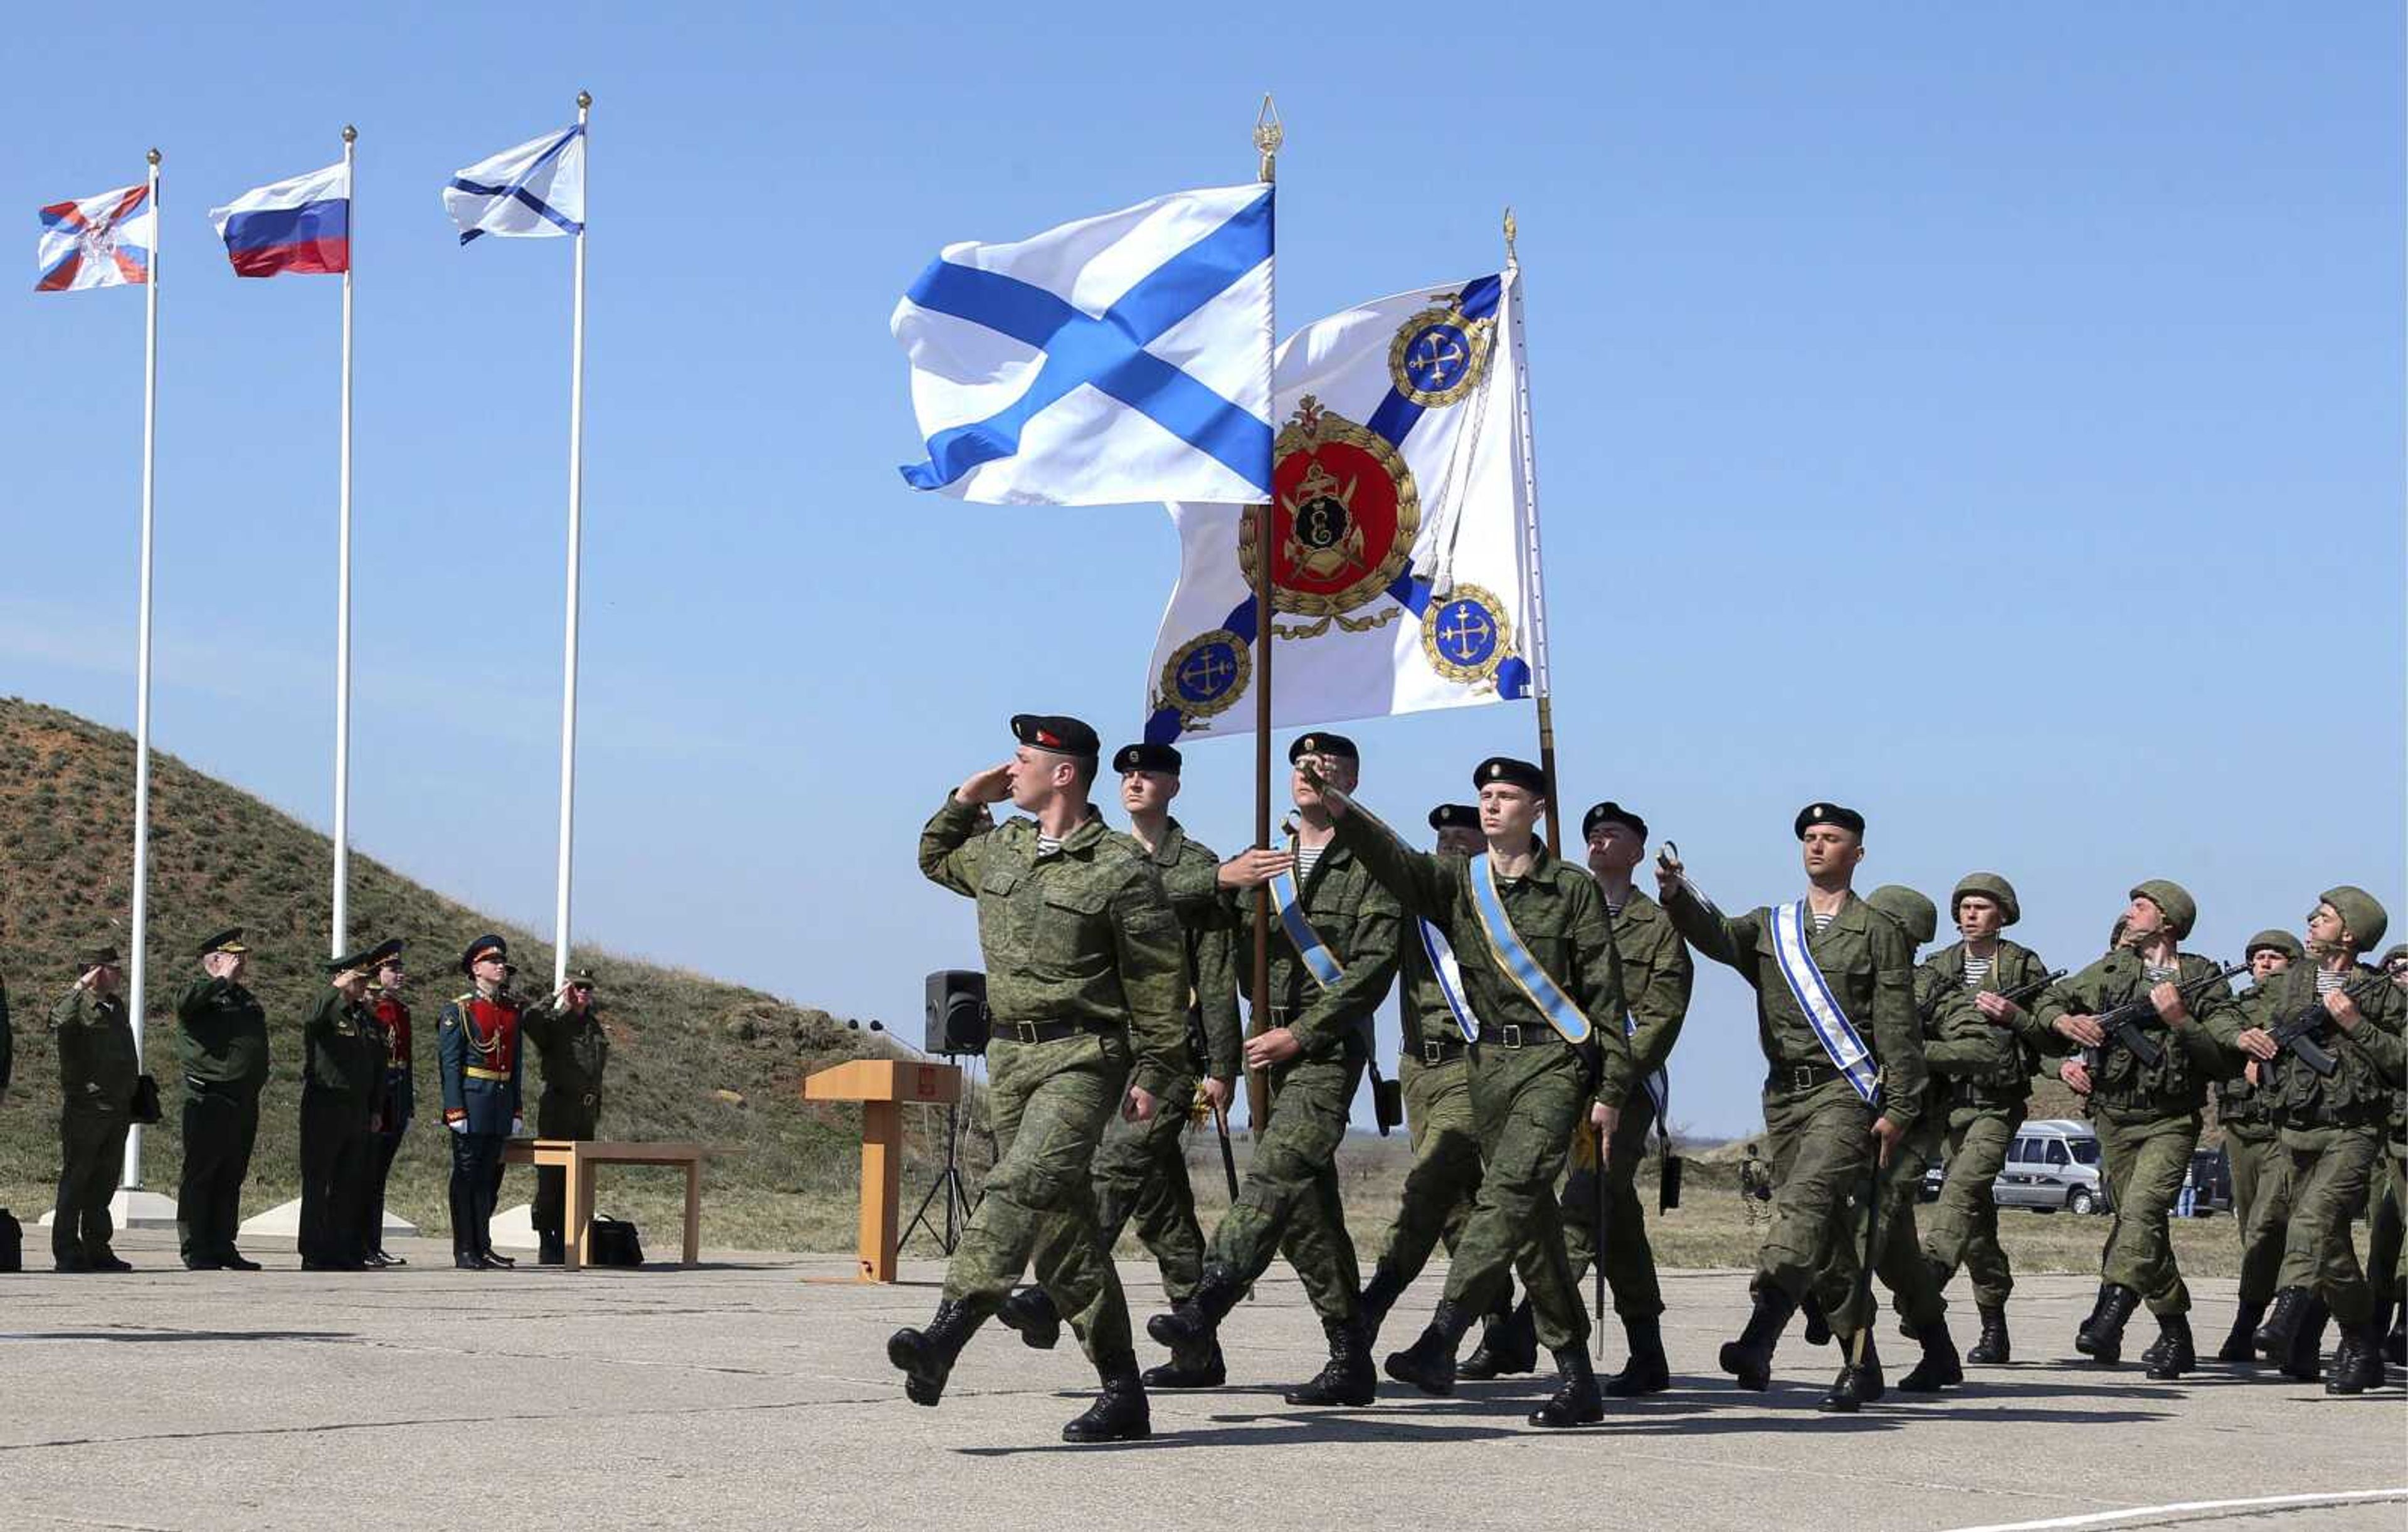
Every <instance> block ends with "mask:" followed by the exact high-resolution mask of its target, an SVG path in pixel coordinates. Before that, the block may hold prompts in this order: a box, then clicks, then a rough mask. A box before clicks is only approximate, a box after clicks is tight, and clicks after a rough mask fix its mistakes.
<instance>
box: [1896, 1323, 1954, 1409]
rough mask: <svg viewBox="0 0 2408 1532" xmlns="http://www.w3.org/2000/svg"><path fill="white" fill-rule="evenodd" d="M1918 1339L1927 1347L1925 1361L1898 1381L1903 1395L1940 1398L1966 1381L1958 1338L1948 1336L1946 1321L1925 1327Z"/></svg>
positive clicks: (1916, 1338) (1918, 1333)
mask: <svg viewBox="0 0 2408 1532" xmlns="http://www.w3.org/2000/svg"><path fill="white" fill-rule="evenodd" d="M1914 1339H1915V1341H1916V1343H1917V1344H1919V1345H1921V1346H1922V1347H1923V1360H1921V1361H1919V1362H1917V1363H1915V1364H1914V1368H1913V1369H1912V1370H1911V1371H1909V1372H1908V1373H1907V1375H1906V1376H1905V1377H1903V1378H1900V1379H1899V1381H1898V1389H1899V1393H1901V1394H1937V1393H1939V1392H1940V1391H1941V1390H1942V1389H1943V1388H1947V1387H1950V1386H1951V1385H1953V1384H1957V1383H1961V1382H1964V1381H1965V1364H1964V1363H1962V1362H1960V1361H1959V1360H1957V1338H1956V1337H1954V1336H1952V1335H1950V1334H1949V1333H1948V1322H1947V1321H1946V1320H1933V1321H1932V1322H1931V1323H1930V1324H1926V1325H1923V1326H1922V1327H1921V1328H1919V1329H1917V1330H1916V1331H1915V1332H1914Z"/></svg>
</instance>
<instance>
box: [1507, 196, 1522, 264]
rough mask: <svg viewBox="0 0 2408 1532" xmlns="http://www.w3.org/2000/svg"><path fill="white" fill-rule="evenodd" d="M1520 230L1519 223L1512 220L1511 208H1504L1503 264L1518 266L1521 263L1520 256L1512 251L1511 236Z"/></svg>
mask: <svg viewBox="0 0 2408 1532" xmlns="http://www.w3.org/2000/svg"><path fill="white" fill-rule="evenodd" d="M1520 231H1521V225H1520V224H1518V223H1516V222H1513V209H1512V208H1510V207H1509V208H1506V209H1505V264H1506V265H1509V266H1519V265H1521V264H1522V258H1521V257H1520V256H1519V255H1517V254H1515V253H1514V252H1513V236H1514V235H1515V234H1517V233H1519V232H1520Z"/></svg>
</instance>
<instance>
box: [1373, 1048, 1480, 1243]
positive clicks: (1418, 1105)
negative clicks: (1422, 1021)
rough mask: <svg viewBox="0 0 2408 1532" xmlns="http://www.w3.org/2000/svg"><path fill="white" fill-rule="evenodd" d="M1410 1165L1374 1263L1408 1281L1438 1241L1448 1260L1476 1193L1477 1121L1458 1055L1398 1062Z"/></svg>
mask: <svg viewBox="0 0 2408 1532" xmlns="http://www.w3.org/2000/svg"><path fill="white" fill-rule="evenodd" d="M1397 1081H1398V1085H1399V1086H1400V1087H1401V1089H1402V1091H1403V1094H1404V1097H1405V1132H1406V1134H1407V1135H1408V1137H1409V1138H1410V1140H1411V1142H1412V1150H1413V1164H1412V1169H1410V1170H1408V1171H1406V1172H1405V1189H1404V1193H1403V1195H1402V1196H1400V1197H1398V1202H1397V1219H1396V1222H1395V1223H1393V1224H1389V1225H1388V1243H1387V1247H1386V1248H1385V1249H1384V1250H1383V1251H1382V1252H1381V1253H1380V1263H1379V1264H1380V1267H1381V1268H1382V1269H1383V1270H1385V1271H1387V1272H1389V1273H1391V1274H1392V1275H1393V1276H1394V1277H1395V1279H1396V1281H1397V1284H1398V1286H1399V1287H1405V1286H1410V1285H1411V1284H1412V1281H1413V1279H1414V1278H1416V1277H1418V1276H1420V1275H1421V1273H1422V1267H1425V1266H1427V1265H1428V1264H1429V1258H1430V1253H1431V1252H1432V1251H1434V1250H1436V1249H1437V1248H1438V1247H1439V1245H1440V1244H1441V1242H1442V1243H1444V1244H1445V1246H1446V1253H1447V1255H1448V1256H1449V1257H1450V1258H1452V1257H1453V1256H1454V1254H1455V1248H1456V1246H1457V1245H1458V1244H1460V1243H1461V1241H1462V1238H1463V1227H1464V1225H1465V1224H1467V1223H1469V1222H1470V1219H1471V1205H1472V1201H1473V1199H1474V1198H1475V1197H1477V1196H1478V1195H1479V1192H1480V1124H1479V1119H1478V1117H1477V1116H1476V1115H1475V1114H1474V1113H1473V1111H1472V1110H1471V1063H1470V1060H1469V1058H1467V1057H1465V1056H1463V1055H1461V1054H1458V1055H1456V1056H1455V1057H1454V1058H1451V1059H1447V1060H1444V1061H1442V1062H1441V1063H1438V1064H1425V1063H1424V1062H1422V1061H1421V1060H1420V1059H1418V1058H1415V1057H1413V1056H1412V1055H1411V1054H1410V1053H1409V1054H1407V1055H1406V1056H1405V1058H1404V1059H1403V1061H1402V1062H1401V1063H1400V1064H1399V1065H1398V1074H1397Z"/></svg>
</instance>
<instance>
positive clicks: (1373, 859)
mask: <svg viewBox="0 0 2408 1532" xmlns="http://www.w3.org/2000/svg"><path fill="white" fill-rule="evenodd" d="M1333 844H1334V845H1337V846H1342V847H1344V848H1346V849H1347V850H1349V851H1351V852H1354V853H1355V855H1356V856H1358V857H1360V858H1361V860H1362V863H1363V866H1365V867H1367V868H1368V869H1369V871H1370V873H1371V875H1372V876H1373V877H1375V878H1377V879H1378V880H1379V881H1380V882H1381V883H1382V885H1383V886H1384V887H1385V888H1386V889H1387V890H1388V892H1389V893H1390V894H1392V895H1395V896H1396V899H1397V902H1398V903H1399V904H1401V905H1402V906H1403V907H1404V909H1405V910H1406V912H1407V913H1408V914H1409V915H1417V916H1419V917H1421V918H1422V919H1424V920H1426V921H1428V922H1429V923H1431V924H1433V925H1435V926H1437V927H1438V928H1439V930H1440V931H1441V933H1443V934H1444V935H1445V937H1446V939H1447V944H1448V945H1449V946H1451V947H1453V948H1454V949H1455V964H1456V966H1459V967H1460V968H1461V969H1462V970H1463V988H1464V992H1465V994H1466V995H1467V996H1468V997H1469V999H1470V1001H1471V1009H1472V1012H1473V1014H1475V1015H1477V1016H1478V1017H1479V1018H1480V1020H1481V1022H1482V1024H1484V1025H1485V1026H1490V1027H1507V1026H1514V1027H1519V1028H1521V1029H1522V1031H1523V1033H1524V1034H1525V1035H1527V1036H1532V1037H1536V1036H1540V1035H1543V1034H1550V1033H1553V1032H1554V1031H1555V1025H1554V1024H1553V1023H1551V1022H1550V1021H1548V1019H1547V1014H1546V1012H1545V1011H1543V1010H1541V1009H1539V1006H1538V1004H1537V1002H1535V1001H1533V1000H1532V999H1531V998H1530V996H1529V995H1528V994H1527V992H1525V991H1524V990H1523V988H1522V986H1521V985H1520V984H1519V983H1517V982H1516V981H1514V980H1513V978H1512V976H1511V975H1510V974H1508V973H1507V972H1506V971H1505V968H1504V966H1502V965H1501V964H1500V963H1499V962H1498V958H1497V954H1496V952H1495V951H1494V950H1493V949H1492V948H1491V947H1490V945H1489V941H1488V936H1487V932H1486V930H1485V928H1484V926H1483V925H1482V924H1481V922H1480V913H1479V911H1478V909H1476V908H1475V907H1474V906H1473V904H1472V895H1471V861H1470V858H1469V857H1465V856H1458V855H1454V854H1448V855H1443V856H1441V855H1437V854H1434V853H1432V852H1417V851H1415V850H1413V849H1412V847H1410V846H1408V845H1406V844H1405V843H1404V841H1402V840H1401V839H1399V838H1398V836H1397V833H1396V832H1395V831H1394V830H1391V829H1390V828H1388V826H1387V825H1386V824H1384V823H1381V821H1380V820H1379V819H1378V818H1377V817H1376V816H1375V815H1373V814H1371V813H1370V812H1369V811H1368V810H1367V809H1364V808H1363V807H1362V806H1361V805H1360V804H1356V805H1355V806H1354V807H1353V808H1352V809H1349V810H1348V811H1347V812H1346V814H1345V815H1344V816H1343V817H1341V818H1340V820H1339V821H1338V838H1337V840H1336V841H1335V842H1334V843H1333ZM1324 859H1325V860H1326V857H1325V858H1324ZM1497 892H1498V897H1499V898H1500V899H1501V900H1502V901H1503V903H1504V906H1505V917H1506V919H1507V920H1509V921H1511V922H1512V925H1513V934H1514V935H1515V936H1517V937H1520V938H1522V944H1523V945H1524V946H1525V947H1527V948H1528V949H1529V950H1530V955H1531V956H1532V957H1533V958H1535V959H1537V960H1538V964H1539V966H1540V967H1541V968H1542V969H1544V970H1545V971H1546V974H1547V977H1549V978H1550V979H1553V980H1554V981H1555V983H1556V984H1557V985H1558V986H1559V987H1560V988H1561V989H1562V990H1563V992H1564V993H1565V994H1566V995H1569V996H1570V998H1571V1000H1572V1001H1573V1003H1574V1004H1576V1005H1578V1006H1579V1007H1580V1009H1581V1012H1582V1014H1584V1015H1585V1016H1586V1017H1587V1018H1588V1022H1589V1039H1590V1047H1591V1048H1592V1049H1593V1050H1594V1051H1595V1052H1596V1053H1597V1054H1598V1056H1599V1057H1601V1058H1602V1059H1603V1060H1604V1069H1603V1071H1601V1072H1600V1075H1599V1077H1598V1100H1600V1101H1604V1102H1607V1103H1609V1104H1611V1105H1617V1106H1618V1105H1620V1103H1621V1102H1622V1100H1623V1099H1624V1098H1625V1097H1626V1096H1627V1095H1629V1094H1630V1085H1631V1084H1632V1083H1633V1082H1634V1081H1636V1080H1637V1079H1638V1078H1639V1077H1637V1076H1636V1075H1634V1074H1632V1073H1631V1072H1630V1041H1629V1039H1628V1038H1625V1037H1624V1036H1623V1035H1622V1014H1623V1011H1624V1009H1625V1006H1624V1001H1623V992H1622V958H1621V955H1620V954H1619V953H1618V952H1615V950H1614V945H1613V924H1612V923H1611V922H1610V921H1609V920H1608V919H1607V918H1606V913H1605V895H1602V894H1599V893H1598V891H1597V880H1596V879H1594V878H1591V877H1590V876H1589V875H1588V869H1587V868H1585V867H1578V866H1573V865H1572V864H1570V863H1569V862H1566V861H1564V860H1563V859H1562V858H1561V857H1556V856H1551V855H1549V854H1548V852H1547V848H1546V847H1545V846H1544V845H1540V846H1538V847H1536V848H1535V849H1534V854H1533V855H1532V857H1531V861H1530V870H1529V871H1527V873H1525V874H1523V875H1522V876H1521V877H1519V878H1513V879H1503V878H1500V879H1498V885H1497ZM1609 1078H1611V1079H1613V1080H1617V1081H1621V1082H1622V1083H1621V1086H1620V1088H1619V1089H1618V1090H1617V1091H1616V1093H1615V1094H1614V1095H1610V1096H1609V1095H1606V1093H1605V1086H1604V1081H1605V1080H1606V1079H1609Z"/></svg>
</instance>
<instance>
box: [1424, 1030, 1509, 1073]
mask: <svg viewBox="0 0 2408 1532" xmlns="http://www.w3.org/2000/svg"><path fill="white" fill-rule="evenodd" d="M1464 1046H1465V1044H1464V1042H1463V1039H1462V1038H1460V1037H1459V1036H1458V1037H1454V1038H1423V1039H1422V1044H1421V1049H1422V1062H1423V1063H1424V1064H1426V1065H1429V1066H1430V1067H1433V1068H1435V1067H1437V1066H1439V1065H1441V1064H1444V1063H1446V1062H1447V1061H1448V1060H1450V1059H1459V1058H1461V1057H1462V1056H1463V1050H1464ZM1516 1046H1518V1045H1516Z"/></svg>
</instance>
